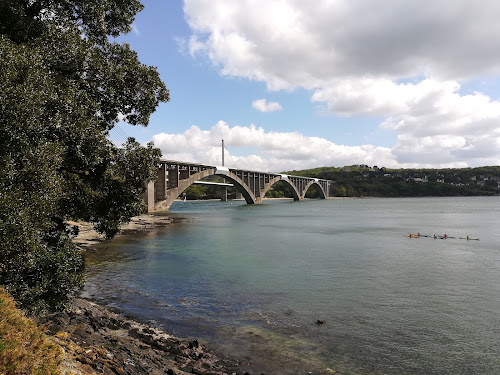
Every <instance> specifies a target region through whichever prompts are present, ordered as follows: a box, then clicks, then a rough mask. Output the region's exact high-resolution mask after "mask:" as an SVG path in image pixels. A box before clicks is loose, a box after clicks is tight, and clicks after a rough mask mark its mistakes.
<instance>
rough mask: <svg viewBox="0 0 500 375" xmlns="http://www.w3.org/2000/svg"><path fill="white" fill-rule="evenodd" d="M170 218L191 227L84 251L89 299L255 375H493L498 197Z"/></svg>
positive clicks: (497, 327)
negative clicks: (322, 373)
mask: <svg viewBox="0 0 500 375" xmlns="http://www.w3.org/2000/svg"><path fill="white" fill-rule="evenodd" d="M171 214H172V215H176V216H179V217H184V218H188V219H189V220H187V222H185V223H181V224H175V225H171V226H169V227H168V228H164V229H161V230H158V231H155V232H151V233H149V234H148V235H141V236H137V237H134V238H130V237H128V238H122V239H118V240H116V241H114V242H112V243H111V244H106V245H103V247H102V250H101V251H100V252H99V253H98V254H93V255H91V256H90V258H89V261H90V262H91V264H92V265H91V266H90V267H89V278H88V280H89V282H88V286H87V290H86V293H87V294H89V295H91V296H93V297H95V298H97V299H99V300H101V301H102V302H104V303H108V304H111V305H115V306H117V307H119V308H121V309H122V310H124V311H125V312H127V313H131V314H134V315H137V316H139V317H142V318H145V319H150V320H153V321H155V322H156V323H157V324H159V325H162V326H164V327H166V328H168V329H169V330H170V331H172V332H173V333H175V334H178V335H188V336H194V337H198V338H204V339H205V340H207V341H209V342H210V343H211V345H212V346H213V347H215V348H217V349H218V350H221V351H223V352H233V353H236V354H237V355H238V356H239V357H240V358H243V359H245V358H247V359H248V361H250V362H251V363H252V367H250V368H249V369H250V370H252V371H253V372H252V371H251V372H252V373H257V371H262V372H266V373H267V374H271V373H272V374H276V373H284V374H285V373H286V374H288V373H289V374H300V373H307V372H308V371H312V372H313V373H317V372H318V371H319V370H316V369H315V366H318V367H319V368H322V369H326V368H332V369H334V370H336V371H339V372H340V373H344V374H346V373H361V374H372V373H373V374H454V375H456V374H499V373H500V272H499V271H500V232H499V228H500V227H499V225H498V218H499V217H500V198H499V197H478V198H426V199H346V200H327V201H313V200H311V201H304V202H290V201H272V202H270V201H268V202H265V203H264V204H262V205H260V206H247V205H245V204H244V203H243V202H228V203H222V202H187V203H181V202H179V203H176V204H174V206H173V207H172V212H171ZM408 232H412V233H417V232H420V233H422V234H426V235H433V234H437V235H443V234H444V233H446V234H447V235H448V236H452V237H457V238H449V239H446V240H440V239H437V240H434V239H432V238H430V237H429V238H428V237H422V238H408V237H404V236H403V234H404V233H408ZM467 235H470V236H472V237H479V238H480V241H467V240H463V239H459V238H458V237H465V236H467ZM317 319H321V320H326V322H327V323H326V324H323V325H316V324H315V322H316V320H317ZM294 358H295V359H297V360H295V359H294ZM299 358H303V359H305V363H302V362H303V361H299V360H298V359H299ZM258 373H260V372H258Z"/></svg>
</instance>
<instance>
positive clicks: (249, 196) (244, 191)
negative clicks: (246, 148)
mask: <svg viewBox="0 0 500 375" xmlns="http://www.w3.org/2000/svg"><path fill="white" fill-rule="evenodd" d="M214 174H215V175H217V176H224V177H225V178H227V179H228V180H230V181H231V182H232V183H233V185H234V186H235V187H236V189H238V191H239V192H240V193H241V195H243V198H245V201H246V202H247V204H255V203H257V199H256V197H255V194H254V193H253V192H252V191H251V190H250V188H249V187H248V185H247V184H245V182H244V181H243V180H242V179H241V178H239V177H238V176H236V175H235V174H234V173H232V172H231V171H230V170H229V169H227V168H224V167H217V170H216V171H215V173H214Z"/></svg>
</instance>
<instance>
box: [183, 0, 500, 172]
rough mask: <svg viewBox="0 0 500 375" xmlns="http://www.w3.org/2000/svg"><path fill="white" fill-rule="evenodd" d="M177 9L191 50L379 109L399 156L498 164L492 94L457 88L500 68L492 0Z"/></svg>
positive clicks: (426, 161)
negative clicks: (392, 133)
mask: <svg viewBox="0 0 500 375" xmlns="http://www.w3.org/2000/svg"><path fill="white" fill-rule="evenodd" d="M184 12H185V17H186V20H187V22H188V24H189V26H190V28H191V30H192V35H191V38H190V40H189V46H190V52H191V54H192V55H193V56H196V55H197V54H204V55H205V56H207V57H208V58H209V59H210V60H211V61H212V62H213V64H214V65H215V66H217V67H218V68H219V69H220V72H221V73H222V74H223V75H227V76H235V77H244V78H247V79H250V80H256V81H261V82H264V83H265V84H266V85H267V87H268V89H269V90H284V89H293V88H297V87H301V88H305V89H307V90H311V92H312V96H311V101H312V102H313V103H321V104H324V105H325V106H326V108H327V109H328V112H329V113H331V114H332V115H338V116H357V115H363V116H374V117H377V118H384V119H385V120H384V121H382V123H381V126H382V127H387V128H391V129H393V130H394V131H396V132H397V133H398V137H397V143H396V144H395V145H394V147H393V148H392V150H389V153H388V155H390V157H389V161H391V162H393V163H395V164H398V165H406V164H412V163H413V164H415V165H422V166H423V165H431V166H438V165H443V164H446V163H449V164H450V165H451V164H455V165H464V166H467V165H470V166H475V165H481V163H486V164H500V148H499V147H498V145H499V144H500V134H499V133H500V127H499V124H500V102H499V101H498V98H490V97H489V96H487V95H485V94H483V93H480V92H473V93H472V94H468V95H464V94H461V93H460V90H461V84H462V83H464V82H468V81H471V80H474V79H482V78H484V77H492V76H496V75H498V74H500V64H498V61H500V49H499V48H498V44H499V42H500V22H498V20H497V15H498V14H499V13H500V2H498V1H496V0H478V1H476V2H470V1H466V0H435V1H432V2H431V3H429V4H425V6H423V5H422V4H421V3H418V2H415V1H413V0H383V1H382V0H373V1H369V2H366V1H361V0H352V1H340V0H318V1H314V2H308V3H307V4H306V3H305V2H303V1H300V0H282V1H278V2H276V1H267V0H240V1H232V0H211V1H207V0H185V3H184ZM254 103H255V102H254ZM267 104H268V105H269V104H271V103H267ZM261 105H262V108H266V107H267V106H266V102H265V101H264V102H263V103H262V104H261ZM257 106H258V104H257ZM254 108H255V104H254ZM231 129H233V128H231ZM249 129H250V128H249ZM235 131H236V130H235ZM335 147H341V146H335ZM363 147H365V148H364V149H363V150H364V152H367V153H370V152H371V151H367V149H366V147H367V146H359V149H362V148H363ZM299 148H300V147H299ZM375 149H376V148H375ZM349 152H350V153H351V154H352V155H353V160H354V159H355V160H359V159H360V156H359V155H360V154H358V153H357V152H358V150H357V149H356V150H355V149H349ZM269 155H271V154H269ZM365 156H366V155H365ZM365 156H363V157H361V158H364V157H365ZM384 160H385V159H384ZM350 163H351V164H352V162H350ZM367 164H368V163H367ZM378 164H382V163H381V162H378ZM318 165H319V164H318Z"/></svg>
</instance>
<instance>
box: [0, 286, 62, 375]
mask: <svg viewBox="0 0 500 375" xmlns="http://www.w3.org/2000/svg"><path fill="white" fill-rule="evenodd" d="M61 362H62V349H61V347H60V346H58V345H56V344H55V343H53V342H52V341H51V340H50V339H49V338H48V337H47V336H46V335H45V334H44V332H43V329H42V328H40V327H38V326H37V325H36V323H35V322H33V321H32V320H31V319H29V318H27V317H26V316H25V315H24V314H23V312H22V311H20V310H19V309H17V308H16V304H15V302H14V299H13V298H12V297H11V296H10V295H9V294H8V293H7V292H6V291H5V290H4V289H3V288H1V287H0V374H2V375H17V374H30V375H42V374H43V375H49V374H54V375H55V374H61V371H60V370H59V366H60V364H61Z"/></svg>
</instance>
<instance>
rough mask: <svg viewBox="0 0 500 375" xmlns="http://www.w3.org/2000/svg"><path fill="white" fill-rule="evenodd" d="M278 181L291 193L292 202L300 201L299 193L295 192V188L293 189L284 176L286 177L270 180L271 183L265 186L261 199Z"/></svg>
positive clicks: (292, 185) (293, 186) (280, 176)
mask: <svg viewBox="0 0 500 375" xmlns="http://www.w3.org/2000/svg"><path fill="white" fill-rule="evenodd" d="M280 181H282V182H284V183H285V185H286V186H287V187H288V190H289V191H290V192H291V193H292V196H293V200H294V201H299V200H301V199H300V193H299V191H298V190H297V188H296V187H295V185H294V184H292V183H291V182H290V180H289V179H288V176H286V175H279V176H277V177H276V178H274V179H273V180H271V182H270V183H269V186H267V187H266V189H265V190H264V191H263V193H262V197H264V196H265V195H266V193H267V191H268V190H269V189H270V188H271V187H272V186H273V185H274V184H276V183H277V182H280Z"/></svg>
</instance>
